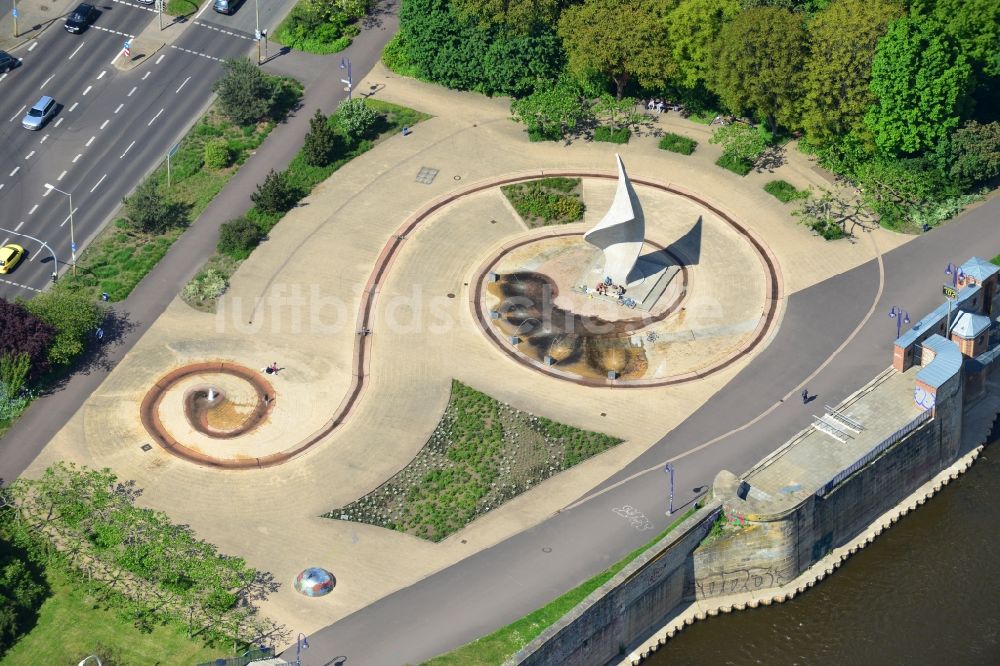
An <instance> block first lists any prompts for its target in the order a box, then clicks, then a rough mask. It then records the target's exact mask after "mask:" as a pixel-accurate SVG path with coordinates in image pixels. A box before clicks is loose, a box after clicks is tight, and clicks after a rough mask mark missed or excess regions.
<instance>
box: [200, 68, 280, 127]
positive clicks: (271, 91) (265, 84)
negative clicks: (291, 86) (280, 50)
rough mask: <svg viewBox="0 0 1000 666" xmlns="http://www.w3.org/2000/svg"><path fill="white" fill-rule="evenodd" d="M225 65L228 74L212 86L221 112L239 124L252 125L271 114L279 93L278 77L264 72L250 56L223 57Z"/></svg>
mask: <svg viewBox="0 0 1000 666" xmlns="http://www.w3.org/2000/svg"><path fill="white" fill-rule="evenodd" d="M222 67H223V69H224V70H225V74H224V75H223V76H222V78H221V79H219V80H218V81H216V82H215V85H213V86H212V89H213V90H214V91H215V92H216V93H218V95H219V106H220V107H221V109H222V112H223V113H224V114H225V115H226V116H228V117H229V119H230V120H232V121H233V122H234V123H236V124H237V125H252V124H254V123H256V122H257V121H259V120H262V119H264V118H266V117H268V115H269V114H270V113H271V110H272V107H273V106H274V102H275V98H276V96H277V94H278V86H279V84H278V79H277V78H275V77H272V76H268V75H266V74H264V72H263V71H261V69H260V67H258V66H257V65H255V64H253V63H252V62H250V60H249V59H248V58H233V59H231V60H226V61H223V63H222Z"/></svg>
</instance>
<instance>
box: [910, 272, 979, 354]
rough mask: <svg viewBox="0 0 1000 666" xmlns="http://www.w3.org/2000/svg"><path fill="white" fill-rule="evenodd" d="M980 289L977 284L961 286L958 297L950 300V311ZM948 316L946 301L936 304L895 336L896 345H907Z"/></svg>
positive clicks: (960, 305)
mask: <svg viewBox="0 0 1000 666" xmlns="http://www.w3.org/2000/svg"><path fill="white" fill-rule="evenodd" d="M980 291H982V287H980V286H979V285H978V284H970V285H966V286H964V287H962V288H961V289H960V290H959V292H958V298H956V299H955V300H954V301H952V305H951V311H952V313H953V314H954V312H955V310H958V309H960V308H961V307H962V305H963V304H964V303H965V302H966V301H968V300H969V299H970V298H972V297H973V296H975V295H976V294H978V293H979V292H980ZM947 317H948V301H945V302H944V303H942V304H941V305H939V306H937V307H936V308H934V309H933V310H931V311H930V313H929V314H927V315H926V316H925V317H924V318H923V319H921V320H920V321H918V322H917V323H916V324H914V325H913V328H911V329H910V330H908V331H906V332H905V333H903V334H902V335H901V336H899V337H898V338H896V346H897V347H909V346H910V345H912V344H913V343H914V342H916V341H917V338H919V337H920V336H921V335H923V333H924V332H925V331H927V330H930V329H935V328H937V326H938V324H940V323H941V322H942V321H944V320H945V319H946V318H947Z"/></svg>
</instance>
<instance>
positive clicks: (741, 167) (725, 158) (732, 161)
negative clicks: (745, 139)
mask: <svg viewBox="0 0 1000 666" xmlns="http://www.w3.org/2000/svg"><path fill="white" fill-rule="evenodd" d="M715 163H716V164H717V165H718V166H720V167H722V168H723V169H728V170H730V171H732V172H733V173H735V174H736V175H738V176H745V175H747V174H748V173H750V172H751V171H753V164H751V163H750V162H747V161H746V160H741V159H739V158H738V157H733V156H731V155H729V154H728V153H722V157H720V158H719V159H717V160H715Z"/></svg>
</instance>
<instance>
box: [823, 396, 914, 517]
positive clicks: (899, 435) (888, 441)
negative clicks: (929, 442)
mask: <svg viewBox="0 0 1000 666" xmlns="http://www.w3.org/2000/svg"><path fill="white" fill-rule="evenodd" d="M932 411H933V410H930V409H928V410H927V411H924V412H920V414H918V415H917V417H916V418H914V419H913V420H912V421H910V422H909V423H907V424H906V425H905V426H903V427H902V428H900V429H899V430H897V431H896V432H894V433H892V434H891V435H889V436H888V437H886V438H885V439H883V440H882V441H881V442H879V443H878V444H876V445H875V446H874V447H873V448H872V449H871V450H870V451H869V452H868V453H866V454H865V455H863V456H861V457H860V458H858V459H857V460H855V461H854V462H853V463H852V464H851V465H850V466H848V467H845V468H844V469H842V470H840V471H839V472H837V474H836V476H834V477H833V478H832V479H830V480H829V481H828V482H827V483H826V485H824V486H823V487H822V488H820V489H819V490H817V491H816V494H817V495H819V496H820V497H823V496H824V495H826V494H827V493H828V492H830V491H831V490H833V488H834V486H836V485H837V484H838V483H840V482H841V481H843V480H844V479H846V478H847V477H849V476H850V475H852V474H854V473H855V472H857V471H858V470H859V469H861V468H862V467H864V466H865V465H867V464H868V463H870V462H871V461H872V460H874V459H875V458H877V457H878V455H879V454H880V453H882V452H883V451H885V450H886V449H887V448H889V447H890V446H892V445H893V444H895V443H896V442H898V441H899V440H901V439H903V438H904V437H906V436H907V435H909V434H910V433H911V432H913V431H914V430H916V429H917V428H918V427H919V426H920V424H922V423H923V422H924V421H927V420H928V419H930V418H931V413H932Z"/></svg>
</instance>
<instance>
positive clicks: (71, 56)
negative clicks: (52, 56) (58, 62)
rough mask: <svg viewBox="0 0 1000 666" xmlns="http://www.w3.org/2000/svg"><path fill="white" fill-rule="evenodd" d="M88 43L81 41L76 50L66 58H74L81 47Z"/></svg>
mask: <svg viewBox="0 0 1000 666" xmlns="http://www.w3.org/2000/svg"><path fill="white" fill-rule="evenodd" d="M86 43H87V42H81V43H80V45H79V46H78V47H76V51H73V52H72V53H70V54H69V57H68V58H66V60H72V59H73V56H75V55H76V54H77V53H78V52H79V51H80V49H82V48H83V45H84V44H86Z"/></svg>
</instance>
